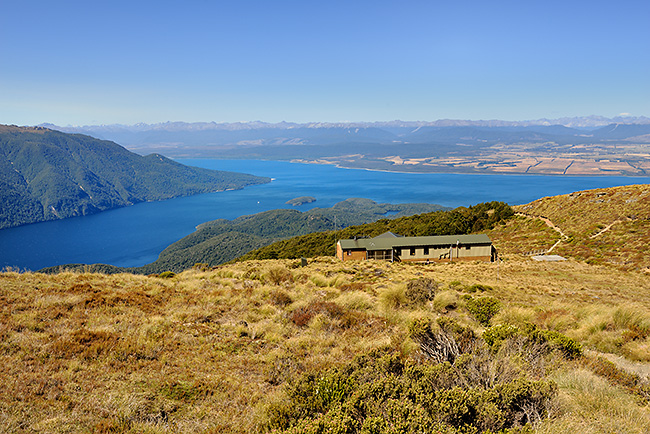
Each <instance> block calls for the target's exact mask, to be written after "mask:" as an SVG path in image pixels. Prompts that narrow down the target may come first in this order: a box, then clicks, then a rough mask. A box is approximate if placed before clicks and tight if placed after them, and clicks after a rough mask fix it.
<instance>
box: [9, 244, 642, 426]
mask: <svg viewBox="0 0 650 434" xmlns="http://www.w3.org/2000/svg"><path fill="white" fill-rule="evenodd" d="M294 263H295V261H288V260H287V261H281V260H280V261H249V262H244V263H238V264H231V265H226V266H221V267H219V268H217V269H215V270H211V271H206V270H204V271H202V270H189V271H186V272H184V273H180V274H178V275H176V276H175V277H173V278H171V279H165V278H160V277H145V276H135V275H129V274H116V275H110V276H108V275H100V274H89V273H79V274H77V273H60V274H57V275H41V274H38V273H23V274H21V273H17V272H7V273H0V318H1V319H2V320H1V321H0V384H3V388H0V423H2V424H3V425H2V426H3V429H4V430H5V431H6V432H25V431H30V430H31V431H36V430H40V431H41V432H51V433H58V432H120V431H122V432H148V433H167V432H234V433H237V432H240V433H244V432H246V433H249V432H250V433H255V432H261V430H262V426H263V422H264V420H263V419H264V415H263V411H262V409H263V408H264V405H265V402H266V401H267V400H268V398H269V397H270V396H281V395H282V391H283V390H284V388H285V387H286V385H287V384H288V383H289V382H291V381H294V380H295V379H296V378H298V376H300V375H302V374H303V373H305V372H315V371H319V370H326V369H329V368H332V367H335V366H342V365H343V364H345V363H347V362H349V361H350V360H352V359H353V358H354V356H356V355H359V354H366V353H368V352H370V351H372V350H374V349H377V348H390V349H392V350H393V351H395V352H396V353H397V354H400V355H401V357H403V358H405V359H413V360H416V361H417V360H420V358H421V355H420V346H419V344H418V343H417V342H415V341H414V340H413V339H411V338H410V337H409V334H408V330H409V325H410V324H412V323H413V322H414V321H416V320H417V319H422V318H424V319H427V320H429V321H432V322H436V321H437V320H438V319H439V318H452V319H454V321H456V322H457V323H458V324H461V325H462V326H463V327H465V328H466V329H467V330H472V333H474V334H475V335H476V336H480V335H481V333H482V331H483V327H481V326H480V325H479V324H478V323H477V322H476V321H475V320H474V319H473V318H472V316H471V315H470V314H469V312H468V311H467V302H468V300H469V297H472V298H477V299H478V298H482V297H493V298H495V299H497V300H498V301H499V302H500V304H501V308H500V310H499V312H498V313H497V314H496V315H494V316H493V317H492V318H491V319H490V324H512V325H516V326H518V327H520V328H522V329H523V327H524V326H525V325H526V324H529V323H532V324H535V325H536V326H537V327H538V328H539V329H540V330H553V331H557V332H560V333H563V334H565V335H567V336H569V337H571V338H574V339H577V340H578V341H579V342H581V343H582V344H584V345H585V346H586V347H587V348H588V349H592V350H598V351H607V352H609V353H613V354H617V355H619V356H620V357H626V358H627V359H628V361H627V363H632V362H630V361H629V360H637V361H638V362H637V363H641V364H643V361H645V362H647V361H648V354H649V353H650V351H649V350H648V314H647V312H648V311H650V281H649V280H650V277H648V276H646V275H644V274H639V273H632V272H625V271H616V272H614V271H612V269H611V268H607V267H601V266H590V265H586V264H583V263H578V262H575V261H568V262H566V263H554V264H547V263H534V262H532V261H528V260H522V259H518V258H517V257H516V256H512V257H507V256H506V258H505V261H504V262H502V263H500V264H499V266H498V267H499V268H498V273H497V267H496V264H489V263H454V264H442V265H429V266H426V265H411V264H386V263H380V262H364V263H341V262H338V261H335V260H332V259H330V258H323V259H316V260H313V261H310V264H309V265H308V266H307V267H301V268H295V267H294V266H295V264H294ZM423 279H430V281H432V282H435V289H434V290H433V294H431V295H433V300H431V299H429V295H427V294H429V292H428V291H429V288H434V286H429V283H427V282H429V280H423ZM409 282H420V283H418V284H411V287H410V292H408V291H407V290H409ZM425 283H426V285H425ZM475 285H480V287H479V286H475ZM422 288H424V289H426V291H424V292H423V290H421V289H422ZM469 288H474V289H473V290H469V291H468V289H469ZM425 293H426V294H425ZM407 294H408V295H407ZM422 294H425V295H426V297H425V296H422V297H421V295H422ZM445 324H446V323H445ZM520 344H521V343H519V344H517V343H516V342H513V343H512V345H513V346H512V348H518V347H517V346H516V345H520ZM504 351H505V350H504ZM513 351H514V350H513ZM517 354H518V353H517ZM504 357H507V358H512V360H511V362H508V364H507V365H503V366H502V365H499V364H496V365H493V366H492V365H491V368H490V369H493V370H494V372H495V373H498V372H501V374H499V375H511V374H509V372H510V373H512V375H514V374H516V372H517V369H520V368H521V366H524V365H526V364H530V362H528V361H526V360H527V359H525V358H521V359H517V357H521V356H515V353H514V352H513V353H512V354H510V353H508V354H507V355H505V356H504ZM526 357H528V356H526ZM531 357H532V356H531ZM535 357H537V356H535ZM517 360H519V361H517ZM535 360H542V359H540V358H537V359H535ZM544 360H546V359H544ZM539 363H540V365H539V366H537V367H535V370H534V372H537V374H536V375H539V376H540V377H542V376H545V375H548V374H549V373H552V378H554V379H555V378H556V377H557V379H556V380H555V381H557V382H558V385H559V401H558V403H559V404H558V405H560V404H561V405H560V407H559V409H556V410H557V411H556V412H555V413H552V412H551V417H550V418H549V419H547V420H544V421H541V422H540V423H539V424H538V425H536V426H535V429H536V430H538V431H539V432H559V431H560V430H561V428H562V427H574V428H576V429H577V428H578V427H583V426H582V425H583V424H584V426H587V427H589V422H590V420H593V419H594V418H597V417H601V416H602V417H605V416H603V415H605V414H607V413H604V412H605V410H606V409H605V408H602V407H601V406H600V404H598V405H596V404H597V403H596V404H594V403H592V404H590V403H589V401H588V400H587V399H588V397H585V396H582V395H583V394H586V393H587V392H583V391H582V390H583V389H585V390H586V388H587V387H588V386H584V385H583V386H580V387H582V389H580V388H578V386H575V388H574V389H572V388H571V387H570V385H569V383H570V382H571V381H572V380H571V379H570V377H563V376H562V375H564V374H563V373H565V372H574V371H575V372H578V374H575V373H574V374H571V375H574V376H577V377H576V378H577V380H576V381H582V382H583V383H584V384H591V385H592V386H593V387H598V388H600V389H602V390H604V391H605V392H607V393H611V395H607V396H609V397H610V398H608V399H613V400H619V401H618V402H619V403H621V407H620V408H621V410H620V411H619V412H618V413H616V412H615V413H614V414H613V416H612V417H613V418H614V420H617V421H618V423H619V424H621V425H619V426H624V425H622V424H623V423H629V424H632V425H630V426H632V428H631V429H630V432H644V431H643V429H645V427H646V426H647V425H644V424H646V422H645V420H646V419H644V417H647V406H646V407H642V406H640V404H639V403H638V401H635V398H629V397H630V396H631V395H630V394H629V393H628V392H626V391H625V390H624V389H623V388H622V387H621V386H616V385H610V384H607V383H605V386H602V387H601V385H600V383H598V381H597V380H598V379H599V378H600V377H599V376H597V375H595V374H593V373H591V374H590V373H589V372H588V371H585V370H584V369H582V370H580V369H578V368H574V367H571V366H572V365H566V366H565V364H563V363H565V362H561V361H555V364H554V363H551V361H544V362H543V363H542V361H540V362H539ZM566 363H568V362H566ZM526 366H528V365H526ZM567 366H568V368H567ZM644 366H645V365H644ZM472 369H474V368H472ZM476 369H479V365H477V366H476ZM500 370H501V371H500ZM495 375H496V374H495ZM567 375H568V374H567ZM504 378H505V377H504ZM592 386H589V387H592ZM600 389H599V390H600ZM605 392H603V393H605ZM621 394H622V395H621ZM628 398H629V399H628ZM594 399H595V398H594ZM602 399H605V398H602ZM585 400H587V401H585ZM628 404H629V405H630V406H631V407H630V410H629V414H628V416H625V414H624V413H623V412H622V408H624V407H625V406H627V405H628ZM617 405H618V404H617ZM582 406H584V408H583V407H582ZM560 410H561V411H560ZM617 411H618V410H617ZM644 415H645V416H644ZM626 418H627V419H626ZM592 425H593V424H592ZM614 426H616V424H614V423H612V424H611V425H608V424H605V425H603V427H601V428H598V429H601V431H591V432H607V431H606V429H607V427H614ZM543 430H546V431H543ZM634 430H636V431H634ZM584 432H590V431H589V430H588V429H587V431H584Z"/></svg>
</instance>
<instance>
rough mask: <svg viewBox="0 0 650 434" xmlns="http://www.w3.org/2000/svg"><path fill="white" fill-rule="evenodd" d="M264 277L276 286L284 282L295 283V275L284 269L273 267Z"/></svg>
mask: <svg viewBox="0 0 650 434" xmlns="http://www.w3.org/2000/svg"><path fill="white" fill-rule="evenodd" d="M264 277H265V278H266V280H268V281H269V282H271V283H272V284H274V285H279V284H281V283H282V282H292V281H293V275H292V274H291V271H289V270H288V269H286V268H284V267H273V268H271V269H269V271H267V272H266V275H265V276H264Z"/></svg>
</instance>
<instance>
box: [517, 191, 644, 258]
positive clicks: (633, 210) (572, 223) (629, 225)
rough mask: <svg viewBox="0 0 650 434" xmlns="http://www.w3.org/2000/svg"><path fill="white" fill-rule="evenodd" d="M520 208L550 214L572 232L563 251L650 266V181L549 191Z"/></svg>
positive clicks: (554, 221) (529, 213) (519, 209)
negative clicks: (564, 192)
mask: <svg viewBox="0 0 650 434" xmlns="http://www.w3.org/2000/svg"><path fill="white" fill-rule="evenodd" d="M515 209H516V211H518V212H522V213H526V214H528V215H531V216H543V217H546V218H548V219H550V220H551V221H552V222H553V223H554V224H555V225H556V226H558V227H559V228H560V229H561V230H562V231H563V232H564V233H565V234H566V235H567V236H568V237H569V239H568V240H567V242H563V243H561V244H560V245H559V246H558V247H557V248H556V250H557V253H558V254H560V255H565V256H570V257H573V258H576V259H579V260H583V261H587V262H589V263H593V264H611V265H614V266H616V267H617V268H620V269H628V270H631V269H635V270H650V256H649V255H647V248H648V240H650V185H647V184H639V185H630V186H623V187H614V188H607V189H595V190H586V191H580V192H576V193H571V194H567V195H562V196H553V197H545V198H542V199H539V200H536V201H534V202H531V203H530V204H527V205H520V206H517V207H515ZM610 226H611V227H610ZM608 227H609V229H608V230H606V231H604V232H602V233H601V234H600V235H597V234H598V233H599V232H601V231H602V230H603V229H605V228H608ZM555 238H556V239H557V238H558V237H557V236H556V237H555ZM547 245H548V244H547ZM549 247H550V246H549Z"/></svg>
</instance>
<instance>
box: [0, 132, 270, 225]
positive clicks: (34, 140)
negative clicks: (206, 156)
mask: <svg viewBox="0 0 650 434" xmlns="http://www.w3.org/2000/svg"><path fill="white" fill-rule="evenodd" d="M266 182H270V179H269V178H266V177H259V176H253V175H248V174H242V173H234V172H224V171H215V170H208V169H201V168H197V167H189V166H184V165H182V164H179V163H176V162H174V161H172V160H170V159H168V158H165V157H164V156H162V155H160V154H151V155H147V156H141V155H138V154H135V153H133V152H130V151H128V150H127V149H125V148H124V147H122V146H120V145H118V144H117V143H114V142H111V141H107V140H99V139H95V138H93V137H90V136H86V135H82V134H66V133H62V132H59V131H54V130H50V129H47V128H43V127H17V126H14V125H0V229H4V228H9V227H13V226H19V225H24V224H29V223H37V222H43V221H48V220H56V219H62V218H67V217H75V216H82V215H87V214H94V213H97V212H100V211H105V210H109V209H112V208H118V207H123V206H128V205H133V204H135V203H138V202H148V201H156V200H164V199H170V198H173V197H179V196H189V195H193V194H198V193H209V192H216V191H223V190H229V189H238V188H242V187H245V186H249V185H255V184H263V183H266Z"/></svg>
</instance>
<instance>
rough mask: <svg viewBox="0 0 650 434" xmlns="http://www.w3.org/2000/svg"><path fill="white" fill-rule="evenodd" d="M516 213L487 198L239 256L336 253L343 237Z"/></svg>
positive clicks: (426, 231) (451, 228)
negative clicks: (473, 202) (467, 206)
mask: <svg viewBox="0 0 650 434" xmlns="http://www.w3.org/2000/svg"><path fill="white" fill-rule="evenodd" d="M513 215H514V211H513V210H512V208H511V207H510V206H509V205H508V204H506V203H503V202H485V203H480V204H477V205H474V206H470V207H469V208H466V207H459V208H456V209H453V210H445V211H436V212H433V213H425V214H419V215H415V216H411V217H401V218H397V219H381V220H378V221H376V222H374V223H368V224H364V225H359V226H351V227H348V228H345V229H342V230H337V231H328V232H318V233H312V234H307V235H303V236H300V237H295V238H291V239H288V240H283V241H278V242H276V243H273V244H271V245H268V246H266V247H263V248H261V249H257V250H254V251H252V252H249V253H247V254H246V255H244V256H242V257H241V258H239V259H238V260H240V261H245V260H249V259H277V258H288V259H291V258H300V257H306V258H310V257H314V256H334V254H335V249H336V247H335V245H336V242H337V241H338V240H340V239H349V238H353V237H355V236H357V237H374V236H377V235H380V234H382V233H384V232H386V231H391V232H394V233H396V234H399V235H402V236H429V235H456V234H469V233H471V232H477V231H484V230H487V229H491V228H492V227H494V225H495V224H497V223H499V222H503V221H505V220H507V219H509V218H510V217H512V216H513Z"/></svg>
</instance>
